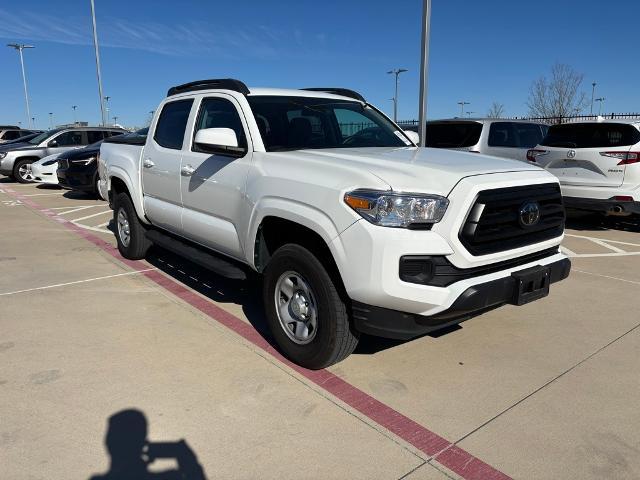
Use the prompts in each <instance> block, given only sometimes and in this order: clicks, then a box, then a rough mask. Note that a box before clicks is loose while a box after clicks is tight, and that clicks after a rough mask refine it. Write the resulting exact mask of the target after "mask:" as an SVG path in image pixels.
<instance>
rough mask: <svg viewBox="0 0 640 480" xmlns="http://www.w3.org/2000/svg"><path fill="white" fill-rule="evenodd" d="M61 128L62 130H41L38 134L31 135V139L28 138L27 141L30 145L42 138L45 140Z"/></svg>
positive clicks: (35, 143) (37, 142)
mask: <svg viewBox="0 0 640 480" xmlns="http://www.w3.org/2000/svg"><path fill="white" fill-rule="evenodd" d="M62 130H63V129H62V128H57V129H55V130H49V131H48V132H42V133H41V134H40V135H38V136H36V137H33V138H32V139H31V140H29V143H30V144H31V145H37V144H39V143H40V142H42V141H43V140H46V139H47V138H49V137H50V136H52V135H55V134H56V133H58V132H61V131H62Z"/></svg>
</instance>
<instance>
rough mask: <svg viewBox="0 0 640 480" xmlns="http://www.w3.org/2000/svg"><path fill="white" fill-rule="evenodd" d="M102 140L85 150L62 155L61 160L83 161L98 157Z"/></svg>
mask: <svg viewBox="0 0 640 480" xmlns="http://www.w3.org/2000/svg"><path fill="white" fill-rule="evenodd" d="M101 144H102V140H100V141H99V142H97V143H93V144H91V145H89V146H87V147H84V148H74V149H72V150H68V151H66V152H63V153H61V154H60V156H59V157H58V158H61V159H82V158H87V157H91V156H93V155H96V154H97V153H98V152H99V151H100V145H101Z"/></svg>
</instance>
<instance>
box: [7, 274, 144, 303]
mask: <svg viewBox="0 0 640 480" xmlns="http://www.w3.org/2000/svg"><path fill="white" fill-rule="evenodd" d="M151 270H155V268H147V269H144V270H135V271H133V272H125V273H116V274H114V275H105V276H104V277H94V278H87V279H85V280H76V281H75V282H66V283H56V284H54V285H46V286H44V287H35V288H25V289H24V290H16V291H14V292H5V293H0V297H5V296H7V295H15V294H17V293H26V292H35V291H38V290H47V289H49V288H58V287H66V286H68V285H77V284H79V283H88V282H95V281H96V280H106V279H109V278H116V277H124V276H126V275H136V274H139V273H144V272H149V271H151Z"/></svg>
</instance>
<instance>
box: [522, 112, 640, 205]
mask: <svg viewBox="0 0 640 480" xmlns="http://www.w3.org/2000/svg"><path fill="white" fill-rule="evenodd" d="M527 157H528V159H529V161H531V162H535V163H537V164H538V165H540V166H542V167H544V168H545V169H546V170H547V171H549V172H551V173H553V174H554V175H555V176H556V177H558V178H559V179H560V185H561V188H562V195H563V196H564V203H565V206H566V207H569V208H574V209H578V210H587V211H594V212H600V213H605V214H610V215H631V214H634V213H635V214H640V121H637V120H630V121H624V120H622V121H619V120H616V121H614V120H601V121H595V122H580V123H566V124H563V125H553V126H551V127H550V128H549V131H548V132H547V135H546V136H545V138H544V139H543V140H542V141H541V142H540V144H539V145H537V146H536V147H535V148H533V149H531V150H529V152H528V153H527Z"/></svg>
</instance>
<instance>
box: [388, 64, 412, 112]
mask: <svg viewBox="0 0 640 480" xmlns="http://www.w3.org/2000/svg"><path fill="white" fill-rule="evenodd" d="M404 72H408V70H407V69H406V68H396V69H394V70H389V71H388V72H387V73H388V74H394V75H395V76H396V93H395V95H394V96H393V98H394V99H395V101H394V102H393V121H394V122H397V121H398V77H399V76H400V74H401V73H404Z"/></svg>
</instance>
